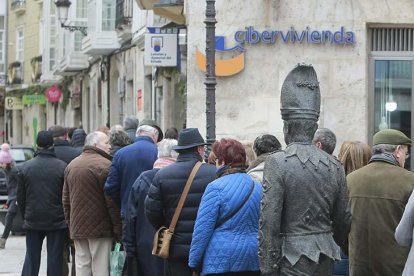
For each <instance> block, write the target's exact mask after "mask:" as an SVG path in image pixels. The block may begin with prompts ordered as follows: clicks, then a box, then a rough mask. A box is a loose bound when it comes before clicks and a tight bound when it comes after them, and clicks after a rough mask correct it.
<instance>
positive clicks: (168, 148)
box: [158, 139, 178, 158]
mask: <svg viewBox="0 0 414 276" xmlns="http://www.w3.org/2000/svg"><path fill="white" fill-rule="evenodd" d="M177 144H178V141H177V140H175V139H163V140H161V141H160V142H159V143H158V158H161V157H172V158H177V156H178V152H176V151H175V150H173V147H174V146H176V145H177Z"/></svg>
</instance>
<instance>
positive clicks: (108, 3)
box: [102, 0, 116, 31]
mask: <svg viewBox="0 0 414 276" xmlns="http://www.w3.org/2000/svg"><path fill="white" fill-rule="evenodd" d="M115 11H116V7H115V1H113V0H103V1H102V31H114V30H115Z"/></svg>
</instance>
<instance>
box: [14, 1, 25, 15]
mask: <svg viewBox="0 0 414 276" xmlns="http://www.w3.org/2000/svg"><path fill="white" fill-rule="evenodd" d="M11 10H12V11H14V12H15V13H23V12H25V11H26V1H25V0H13V1H12V2H11Z"/></svg>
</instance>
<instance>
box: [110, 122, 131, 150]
mask: <svg viewBox="0 0 414 276" xmlns="http://www.w3.org/2000/svg"><path fill="white" fill-rule="evenodd" d="M117 126H119V127H121V128H119V127H117ZM108 136H109V143H110V144H111V146H120V147H124V146H127V145H129V144H131V143H132V141H131V138H129V135H128V133H126V132H125V131H124V129H123V128H122V126H120V125H115V126H113V127H111V129H110V130H109V133H108Z"/></svg>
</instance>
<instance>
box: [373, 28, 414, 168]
mask: <svg viewBox="0 0 414 276" xmlns="http://www.w3.org/2000/svg"><path fill="white" fill-rule="evenodd" d="M370 33H371V37H370V39H371V43H370V44H371V56H372V67H371V68H373V69H374V72H373V73H371V75H372V76H373V77H372V79H373V84H372V87H373V89H372V90H373V93H374V94H373V95H374V96H373V109H372V110H373V113H374V114H373V127H372V128H371V129H372V131H373V133H372V134H374V133H376V132H378V131H380V130H382V129H388V128H392V129H397V130H400V131H402V132H403V133H405V134H406V135H407V136H408V137H413V133H412V132H413V129H412V127H411V109H412V106H413V97H412V92H413V88H414V87H413V71H414V70H413V68H414V44H413V34H414V29H411V28H371V29H370ZM371 137H372V136H371ZM412 153H413V152H411V155H412ZM411 161H412V160H407V162H406V164H405V167H406V168H407V169H412V167H411Z"/></svg>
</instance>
